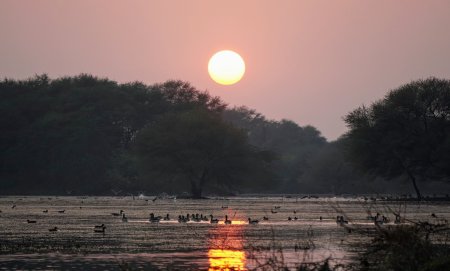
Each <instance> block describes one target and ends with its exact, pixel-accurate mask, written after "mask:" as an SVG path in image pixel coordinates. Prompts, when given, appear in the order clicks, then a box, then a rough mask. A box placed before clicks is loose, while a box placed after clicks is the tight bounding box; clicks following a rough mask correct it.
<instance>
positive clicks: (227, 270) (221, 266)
mask: <svg viewBox="0 0 450 271" xmlns="http://www.w3.org/2000/svg"><path fill="white" fill-rule="evenodd" d="M208 258H209V269H208V270H209V271H216V270H220V271H231V270H233V271H238V270H247V269H246V268H245V253H244V252H243V251H239V250H229V249H210V250H209V251H208Z"/></svg>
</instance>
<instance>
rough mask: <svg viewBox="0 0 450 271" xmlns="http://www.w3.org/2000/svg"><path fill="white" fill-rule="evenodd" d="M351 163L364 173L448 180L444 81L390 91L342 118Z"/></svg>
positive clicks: (448, 106) (448, 86) (448, 112)
mask: <svg viewBox="0 0 450 271" xmlns="http://www.w3.org/2000/svg"><path fill="white" fill-rule="evenodd" d="M345 121H346V123H347V125H348V127H349V128H350V131H349V132H348V133H347V134H346V136H345V137H346V138H347V139H348V140H347V142H348V148H349V153H350V154H351V157H352V158H353V160H354V161H355V162H356V163H357V164H359V165H360V166H361V167H362V168H364V169H366V170H368V171H369V172H370V173H372V174H375V175H379V176H384V177H389V178H394V177H398V176H401V175H405V176H407V177H408V178H409V180H410V181H411V183H412V184H413V186H414V189H415V191H416V194H417V197H418V198H419V199H420V198H421V193H420V190H419V187H418V184H417V181H418V179H423V180H427V179H430V180H431V179H443V178H448V177H449V176H450V167H449V166H448V165H450V137H449V135H450V81H448V80H440V79H436V78H430V79H427V80H420V81H414V82H412V83H409V84H407V85H404V86H401V87H400V88H398V89H395V90H392V91H390V92H389V93H388V94H387V95H386V97H385V98H384V99H383V100H380V101H378V102H376V103H374V104H372V105H371V106H370V107H368V108H367V107H364V106H363V107H360V108H358V109H356V110H354V111H353V112H351V113H349V114H348V115H347V116H346V117H345Z"/></svg>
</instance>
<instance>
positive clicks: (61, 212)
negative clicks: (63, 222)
mask: <svg viewBox="0 0 450 271" xmlns="http://www.w3.org/2000/svg"><path fill="white" fill-rule="evenodd" d="M64 212H66V210H60V211H58V213H60V214H64Z"/></svg>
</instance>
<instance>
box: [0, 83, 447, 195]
mask: <svg viewBox="0 0 450 271" xmlns="http://www.w3.org/2000/svg"><path fill="white" fill-rule="evenodd" d="M449 85H450V84H449V82H448V81H445V80H437V79H429V80H428V81H418V82H413V83H412V84H410V85H408V86H410V89H412V90H411V91H410V92H408V91H407V90H403V92H404V93H413V94H414V93H416V89H425V90H426V91H423V93H425V94H427V93H430V91H428V86H432V87H434V90H431V92H432V93H437V95H434V96H433V95H431V96H430V95H428V96H427V95H425V96H426V97H428V98H426V99H422V98H423V97H422V96H423V95H422V96H420V95H419V94H418V95H415V94H414V95H415V96H414V95H409V96H408V95H407V94H404V95H403V96H401V97H400V98H399V97H397V96H395V95H394V94H395V93H397V92H395V91H394V92H391V94H390V95H391V96H395V97H390V96H389V95H388V96H386V97H385V100H384V104H383V102H381V101H380V102H378V103H377V104H374V105H373V107H370V108H366V107H363V108H358V109H356V110H354V111H353V112H351V113H349V115H348V116H347V117H346V119H345V121H346V122H347V124H348V125H349V128H350V130H349V132H348V133H347V134H346V135H344V136H342V137H341V138H340V139H338V140H337V141H333V142H327V141H326V140H325V138H324V137H322V136H321V133H320V131H319V130H317V129H316V128H315V127H313V126H309V125H308V126H301V125H299V124H297V123H295V122H293V121H290V120H281V121H275V120H270V119H267V118H265V117H264V116H263V115H261V114H259V113H258V112H256V111H255V110H252V109H250V108H247V107H245V106H243V107H234V108H230V107H229V106H227V105H226V104H225V103H224V102H223V101H221V100H220V99H219V98H217V97H212V96H211V95H209V94H208V93H207V92H203V91H199V90H197V89H196V88H195V87H194V86H192V85H190V84H189V83H187V82H183V81H167V82H165V83H162V84H154V85H145V84H143V83H139V82H133V83H127V84H119V83H117V82H114V81H111V80H108V79H103V78H97V77H95V76H91V75H80V76H75V77H63V78H58V79H50V78H49V77H47V76H46V75H41V76H36V77H34V78H31V79H28V80H12V79H4V80H3V81H2V82H0V125H1V127H2V133H1V136H0V161H1V169H0V170H1V171H0V193H2V194H66V193H68V194H99V195H111V194H122V195H125V194H127V193H133V194H135V193H141V192H142V193H145V194H158V193H161V192H167V193H170V194H181V193H183V192H186V193H188V194H191V195H193V196H194V197H201V196H202V195H208V194H214V195H231V194H237V193H395V192H397V193H412V192H413V191H414V190H412V187H411V185H410V183H409V182H410V181H411V180H413V181H414V184H415V186H417V183H418V186H419V187H420V188H421V189H422V191H424V192H430V193H431V192H438V191H439V192H442V191H443V190H441V189H440V188H441V187H445V185H446V184H448V182H446V180H448V176H449V170H448V165H449V164H450V163H449V161H450V159H449V156H448V153H449V152H446V151H447V150H450V139H449V137H448V134H449V131H450V125H449V122H450V109H449V107H450V100H449V97H450V91H449V89H450V88H449ZM404 88H405V87H404ZM406 88H407V87H406ZM433 91H434V92H433ZM392 93H394V94H392ZM413 96H414V97H413ZM425 96H424V97H425ZM435 96H436V97H435ZM405 97H406V98H408V97H409V100H408V99H405ZM395 100H397V101H398V100H401V101H410V102H411V103H410V104H409V105H408V104H403V105H402V104H396V103H395V102H392V101H395ZM422 100H424V101H425V102H428V104H427V103H420V102H418V101H422ZM382 105H383V106H384V107H383V106H382ZM389 105H391V106H389ZM410 105H411V106H410ZM416 105H419V106H416ZM430 107H431V109H430V110H428V109H429V108H430ZM380 108H383V109H384V110H381V109H380ZM398 108H401V109H402V110H397V109H398ZM408 108H409V109H411V110H410V111H407V110H406V109H408ZM414 108H416V109H417V110H416V111H414ZM420 108H422V109H423V108H425V109H424V110H422V111H423V112H424V113H423V114H419V113H420V112H422V111H420V110H419V109H420ZM404 109H405V110H404ZM318 110H320V109H318ZM350 110H351V109H349V111H350ZM419 111H420V112H419ZM383 112H384V113H383ZM386 112H391V113H392V114H391V116H394V117H393V118H392V120H393V121H387V120H389V118H387V117H386V116H388V115H389V114H385V113H386ZM399 112H406V113H405V114H406V115H402V113H399ZM399 114H400V115H399ZM405 116H406V117H405ZM343 117H344V116H343ZM402 117H405V118H402ZM377 118H378V119H377ZM416 119H417V120H416ZM418 120H420V123H421V125H422V124H423V125H425V126H424V128H423V129H422V126H421V125H418V123H419V121H418ZM395 122H400V126H401V127H406V128H404V129H403V128H402V129H403V130H401V129H400V130H398V129H397V128H396V127H398V125H397V124H395ZM408 123H411V125H409V124H408ZM378 124H380V125H378ZM377 125H378V126H377ZM371 129H372V130H371ZM396 129H397V130H396ZM408 129H411V130H408ZM386 131H388V132H389V133H386ZM395 131H397V132H395ZM405 134H410V135H411V136H409V137H404V135H405ZM373 135H377V136H378V138H377V137H374V136H373ZM386 135H387V136H388V137H387V140H386V141H387V142H388V143H389V144H390V145H389V144H384V145H383V144H382V143H383V140H382V139H383V138H386V137H385V136H386ZM389 136H390V137H389ZM418 138H420V139H421V141H420V142H419V141H418ZM375 143H376V144H375ZM385 143H386V142H385ZM377 144H378V145H377ZM408 144H409V145H408ZM419 146H420V148H419ZM424 146H429V147H424ZM415 147H417V148H415ZM364 150H365V152H366V154H367V156H364ZM382 150H383V151H382ZM367 157H369V158H367ZM418 157H422V158H423V159H418ZM370 158H372V159H370ZM389 159H391V160H389ZM361 161H362V162H363V163H360V162H361ZM411 178H413V179H411ZM432 181H440V182H439V183H437V184H436V183H433V182H432ZM447 188H448V186H447ZM444 191H445V190H444ZM447 191H448V190H447Z"/></svg>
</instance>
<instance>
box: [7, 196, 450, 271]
mask: <svg viewBox="0 0 450 271" xmlns="http://www.w3.org/2000/svg"><path fill="white" fill-rule="evenodd" d="M152 199H153V197H151V198H146V197H141V198H138V197H136V198H135V199H134V200H133V198H132V197H1V198H0V210H1V211H2V212H1V213H0V270H121V269H120V265H129V266H131V267H132V268H133V270H151V268H152V267H157V268H162V269H166V268H172V269H175V270H177V269H184V270H230V269H233V270H247V269H252V268H255V267H258V265H259V264H262V263H264V261H265V260H267V259H268V258H276V259H277V260H278V261H279V262H284V263H285V264H287V265H290V266H295V265H296V264H299V263H300V262H301V261H305V262H314V261H319V260H323V259H325V258H328V257H331V258H332V259H333V262H335V263H340V262H342V263H345V262H348V261H349V260H350V259H351V257H352V256H354V255H355V253H356V252H358V251H361V249H362V246H363V244H364V242H368V240H369V238H368V237H367V234H358V233H355V232H366V231H371V230H373V229H374V225H373V223H372V222H370V221H369V220H368V219H367V216H368V213H369V212H370V213H371V214H375V213H377V212H378V213H380V214H383V215H386V216H387V217H389V218H390V219H391V220H393V218H394V216H393V214H392V212H398V213H401V214H402V215H403V216H404V218H406V220H407V221H409V220H411V221H417V220H429V219H431V218H430V214H431V213H435V214H436V216H437V217H438V218H447V219H450V204H449V203H421V204H417V203H411V202H409V203H405V202H390V203H386V202H380V201H376V202H374V201H370V200H369V201H366V200H364V199H363V198H357V197H355V198H331V197H328V198H318V199H311V198H305V199H301V198H300V197H299V198H296V197H291V198H284V197H232V198H216V199H209V200H182V199H176V200H174V199H157V200H155V201H152ZM14 206H15V207H14ZM13 207H14V208H13ZM44 210H48V212H45V213H44V212H43V211H44ZM120 210H123V211H124V212H125V214H126V216H127V217H128V222H122V220H121V218H120V217H118V216H113V215H112V214H111V213H117V212H119V211H120ZM59 211H64V212H63V213H62V212H59ZM150 213H155V215H157V216H165V215H166V214H169V215H170V218H171V220H169V221H161V222H160V223H150V222H149V220H148V217H149V214H150ZM197 213H198V214H203V215H208V216H209V215H210V214H212V215H214V217H215V218H219V219H220V220H221V222H219V224H210V223H208V222H188V223H178V221H177V218H178V215H180V214H183V215H186V214H197ZM225 215H228V217H229V218H230V219H231V220H232V224H231V225H225V224H223V220H224V216H225ZM337 215H344V216H345V217H346V218H348V220H349V224H348V228H350V229H352V231H351V232H350V233H349V231H348V229H347V228H346V227H341V226H339V225H337V224H336V222H335V221H336V216H337ZM264 216H265V217H268V219H269V220H264V221H263V219H262V218H263V217H264ZM248 217H251V218H252V219H258V220H260V222H259V224H258V225H249V224H248V222H247V219H248ZM288 217H291V218H292V219H293V220H292V221H289V220H288ZM295 217H297V220H295V219H294V218H295ZM320 218H321V219H320ZM27 219H28V220H35V221H36V223H28V222H27ZM100 224H105V225H106V230H105V233H104V234H103V233H96V232H94V225H100ZM387 226H394V224H393V223H388V224H387V225H383V227H387ZM53 227H58V231H57V232H50V231H49V229H50V228H53ZM278 248H281V249H282V250H281V252H280V250H279V249H278Z"/></svg>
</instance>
